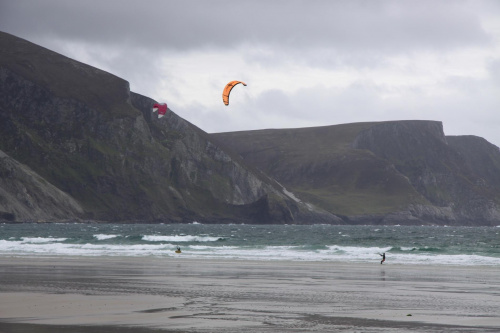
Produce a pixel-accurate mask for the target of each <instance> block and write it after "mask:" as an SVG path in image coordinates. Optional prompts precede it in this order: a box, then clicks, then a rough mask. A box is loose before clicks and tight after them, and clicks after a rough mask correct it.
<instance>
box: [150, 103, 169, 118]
mask: <svg viewBox="0 0 500 333" xmlns="http://www.w3.org/2000/svg"><path fill="white" fill-rule="evenodd" d="M156 111H158V118H161V117H163V116H164V115H165V113H167V103H155V104H154V105H153V112H156Z"/></svg>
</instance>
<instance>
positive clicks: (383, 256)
mask: <svg viewBox="0 0 500 333" xmlns="http://www.w3.org/2000/svg"><path fill="white" fill-rule="evenodd" d="M379 255H380V256H381V257H382V261H381V262H380V264H381V265H382V263H383V262H384V261H385V252H384V253H383V254H380V253H379Z"/></svg>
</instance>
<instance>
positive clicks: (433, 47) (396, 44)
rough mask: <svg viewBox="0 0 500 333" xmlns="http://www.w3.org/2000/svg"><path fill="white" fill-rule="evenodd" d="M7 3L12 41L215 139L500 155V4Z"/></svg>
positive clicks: (386, 0)
mask: <svg viewBox="0 0 500 333" xmlns="http://www.w3.org/2000/svg"><path fill="white" fill-rule="evenodd" d="M0 1H1V2H0V30H2V31H6V32H9V33H12V34H14V35H16V36H19V37H21V38H26V39H28V40H30V41H32V42H35V43H37V44H39V45H42V46H44V47H47V48H49V49H52V50H54V51H56V52H60V53H62V54H64V55H67V56H69V57H71V58H74V59H76V60H79V61H82V62H84V63H87V64H90V65H92V66H95V67H98V68H101V69H103V70H106V71H109V72H111V73H113V74H115V75H118V76H120V77H122V78H124V79H126V80H127V81H129V82H130V86H131V89H132V90H133V91H134V92H137V93H140V94H143V95H146V96H149V97H152V98H154V99H156V100H158V101H166V102H168V104H169V107H171V108H172V109H173V110H174V111H175V112H177V113H178V114H179V115H180V116H182V117H184V118H186V119H187V120H189V121H191V122H193V123H194V124H196V125H198V126H199V127H201V128H202V129H204V130H206V131H208V132H217V131H232V130H246V129H258V128H269V127H272V128H282V127H304V126H319V125H330V124H339V123H347V122H358V121H382V120H396V119H431V120H441V121H443V122H444V127H445V132H446V133H447V134H475V135H479V136H483V137H485V138H486V139H487V140H489V141H491V142H493V143H495V144H496V145H500V131H498V127H499V125H500V119H499V116H498V114H499V113H498V109H499V106H500V100H499V97H498V96H500V93H499V84H500V65H499V64H500V2H498V1H494V0H484V1H469V0H449V1H431V0H415V1H412V0H409V1H397V0H381V1H369V0H338V1H326V0H308V1H301V0H274V1H264V0H254V1H234V0H231V1H229V0H211V1H204V0H185V1H169V0H167V1H165V0H145V1H139V0H137V1H136V0H107V1H98V0H89V1H70V0H44V1H36V0H16V1H2V0H0ZM233 79H237V80H242V81H245V82H246V83H247V84H248V86H247V87H238V88H241V89H235V90H234V91H233V92H232V101H231V104H230V106H229V107H225V106H224V105H223V104H222V97H221V93H222V87H223V86H224V85H225V84H226V83H227V82H228V81H230V80H233Z"/></svg>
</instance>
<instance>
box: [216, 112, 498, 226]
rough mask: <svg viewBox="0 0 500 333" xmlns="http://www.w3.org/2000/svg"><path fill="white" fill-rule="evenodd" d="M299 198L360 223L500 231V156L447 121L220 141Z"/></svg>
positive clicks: (221, 137)
mask: <svg viewBox="0 0 500 333" xmlns="http://www.w3.org/2000/svg"><path fill="white" fill-rule="evenodd" d="M212 136H213V138H214V139H217V140H218V141H219V144H223V143H224V144H225V145H226V146H227V147H228V148H229V149H232V150H233V151H235V152H236V153H238V154H240V155H241V156H242V158H243V159H244V160H245V161H247V162H248V163H251V164H253V165H255V166H256V167H257V168H259V169H261V170H262V171H263V172H264V173H266V174H268V175H270V176H271V177H273V178H275V179H276V180H277V181H279V182H280V183H281V184H282V185H283V186H285V187H286V188H287V189H289V190H290V191H292V192H293V193H294V194H295V195H296V196H297V197H298V198H299V199H301V200H304V201H308V202H311V203H313V204H315V205H317V206H319V207H321V208H322V209H324V210H326V211H329V212H331V213H333V214H337V215H340V216H342V217H343V219H344V221H346V222H347V223H352V224H358V223H362V224H365V223H368V224H373V223H375V224H377V223H380V224H448V225H498V224H500V223H499V222H500V205H499V204H500V151H499V149H498V147H496V146H494V145H492V144H490V143H488V142H487V141H486V140H484V139H482V138H478V137H473V136H460V137H446V136H445V135H444V133H443V126H442V124H441V122H436V121H390V122H379V123H377V122H375V123H357V124H344V125H335V126H325V127H314V128H299V129H275V130H258V131H243V132H230V133H218V134H212Z"/></svg>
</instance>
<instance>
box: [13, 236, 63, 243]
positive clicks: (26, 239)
mask: <svg viewBox="0 0 500 333" xmlns="http://www.w3.org/2000/svg"><path fill="white" fill-rule="evenodd" d="M21 239H22V240H23V242H24V243H52V242H64V241H65V240H67V238H52V237H21Z"/></svg>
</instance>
